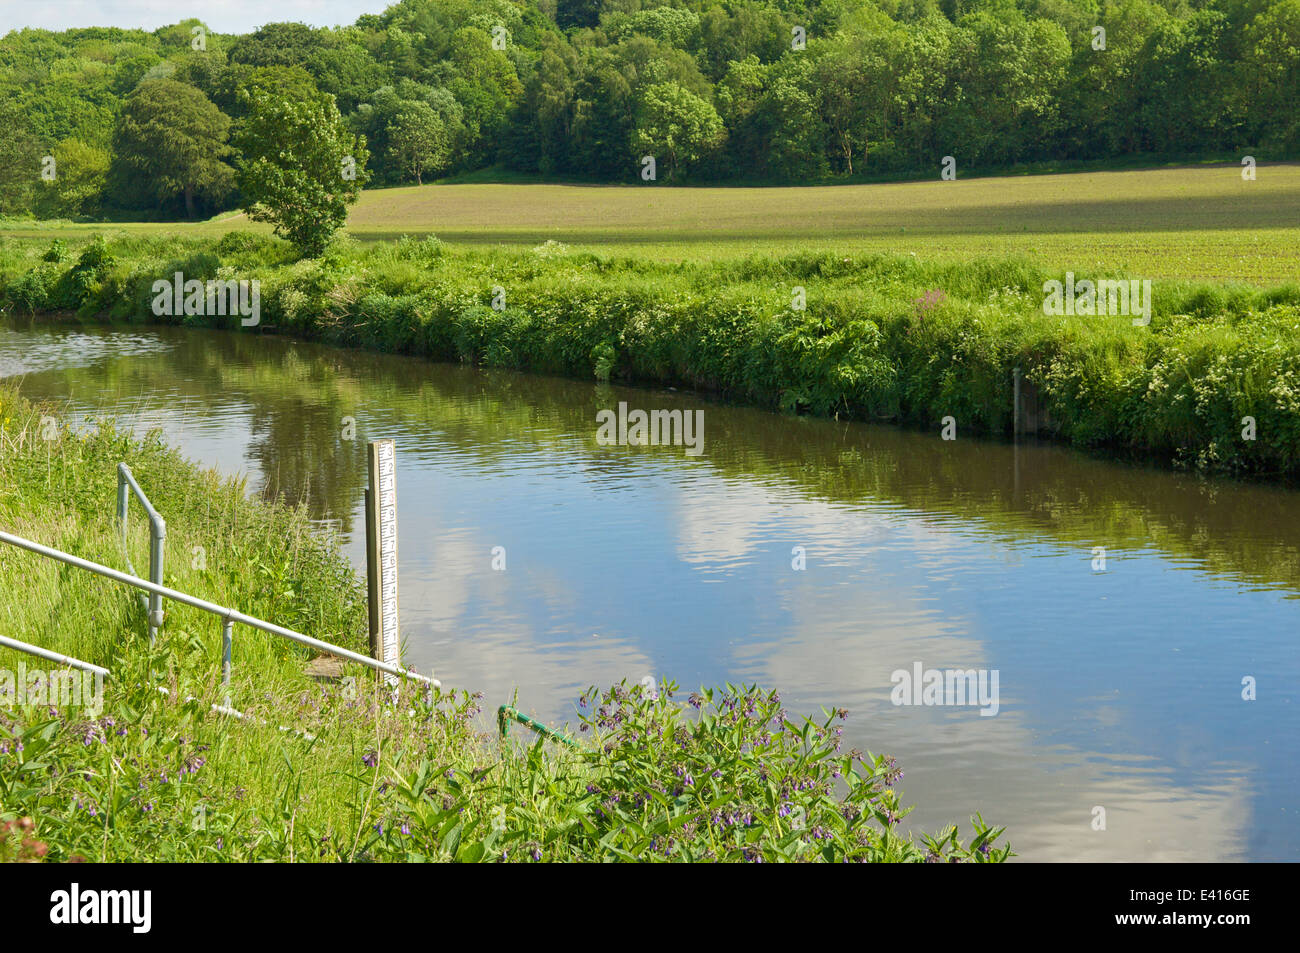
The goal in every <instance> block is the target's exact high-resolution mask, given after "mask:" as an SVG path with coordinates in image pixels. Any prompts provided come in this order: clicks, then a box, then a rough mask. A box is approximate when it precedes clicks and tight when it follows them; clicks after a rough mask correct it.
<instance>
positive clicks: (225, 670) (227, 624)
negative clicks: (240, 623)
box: [221, 618, 235, 708]
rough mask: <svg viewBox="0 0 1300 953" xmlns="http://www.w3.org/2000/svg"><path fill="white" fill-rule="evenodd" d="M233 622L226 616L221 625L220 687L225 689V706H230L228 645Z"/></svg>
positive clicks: (232, 632) (232, 633)
mask: <svg viewBox="0 0 1300 953" xmlns="http://www.w3.org/2000/svg"><path fill="white" fill-rule="evenodd" d="M234 629H235V623H234V622H233V621H231V620H230V619H229V618H227V619H226V620H225V621H224V622H223V623H222V625H221V687H222V688H224V689H225V690H226V707H227V708H229V707H230V647H231V643H232V642H233V641H234V639H233V636H234Z"/></svg>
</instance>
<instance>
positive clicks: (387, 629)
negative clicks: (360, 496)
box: [366, 440, 401, 685]
mask: <svg viewBox="0 0 1300 953" xmlns="http://www.w3.org/2000/svg"><path fill="white" fill-rule="evenodd" d="M368 460H369V470H370V489H369V490H367V491H366V577H367V581H368V583H369V596H370V654H371V656H373V657H374V658H375V659H377V660H378V661H380V662H385V663H387V664H389V665H400V664H401V662H400V660H399V657H398V656H399V654H400V652H399V647H400V643H399V641H398V629H397V448H396V446H395V445H394V444H393V441H391V440H372V441H370V444H369V449H368ZM384 680H385V681H386V682H388V683H389V684H390V685H395V684H396V683H397V679H396V677H394V676H392V675H387V674H386V675H385V676H384Z"/></svg>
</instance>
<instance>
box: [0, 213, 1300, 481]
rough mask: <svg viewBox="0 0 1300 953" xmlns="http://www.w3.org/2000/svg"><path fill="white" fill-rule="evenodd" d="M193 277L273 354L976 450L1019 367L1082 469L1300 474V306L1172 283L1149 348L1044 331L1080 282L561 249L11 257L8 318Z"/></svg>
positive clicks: (945, 267) (1091, 319)
mask: <svg viewBox="0 0 1300 953" xmlns="http://www.w3.org/2000/svg"><path fill="white" fill-rule="evenodd" d="M44 259H51V260H44ZM175 272H181V273H183V275H184V276H185V278H187V279H191V278H193V279H199V280H205V281H206V280H211V279H223V280H225V279H250V280H251V279H256V280H258V281H260V282H261V306H262V314H261V322H262V323H261V326H260V330H267V329H271V330H277V331H283V332H289V333H293V334H298V335H302V336H305V337H312V338H319V339H323V340H325V341H328V342H331V343H335V344H340V345H345V346H354V347H358V346H359V347H366V348H374V349H378V350H385V351H393V352H400V353H408V354H416V355H423V356H427V357H430V358H434V359H438V360H460V361H466V362H472V363H478V364H483V365H488V366H497V367H509V368H514V369H519V370H528V371H536V372H541V373H548V374H563V375H571V376H577V377H588V378H590V377H591V376H592V375H593V374H594V375H595V376H597V377H603V376H612V377H613V379H616V380H625V381H629V382H653V383H665V384H677V385H684V386H687V387H693V388H698V389H703V390H710V391H715V392H718V393H720V394H722V395H723V396H725V397H727V398H730V399H734V400H740V401H745V402H750V403H754V404H757V405H759V406H763V407H769V408H773V409H777V408H780V409H785V410H799V411H808V412H811V413H814V414H819V415H836V416H840V417H844V416H847V417H851V418H862V419H870V420H888V421H893V422H898V423H902V424H907V425H912V426H918V427H927V428H935V429H937V428H938V427H939V425H940V423H941V421H942V420H943V418H945V417H952V418H953V421H954V422H955V425H956V428H957V429H956V432H957V434H958V435H959V436H964V435H971V434H1007V433H1009V432H1010V429H1011V425H1012V370H1013V368H1015V367H1021V368H1022V369H1023V371H1024V376H1025V379H1026V380H1027V381H1028V382H1029V384H1030V386H1031V387H1034V388H1036V389H1037V391H1038V394H1039V396H1040V399H1041V401H1042V402H1043V403H1044V404H1045V406H1046V407H1047V409H1048V411H1049V412H1050V415H1051V419H1052V420H1053V421H1054V422H1055V424H1054V428H1055V429H1054V432H1055V434H1056V436H1057V437H1059V438H1060V439H1062V440H1065V441H1067V442H1069V443H1072V444H1074V445H1076V446H1109V447H1114V448H1122V449H1125V450H1131V451H1139V452H1144V453H1152V454H1155V455H1158V456H1162V457H1165V458H1168V459H1172V460H1174V461H1175V462H1177V463H1180V464H1184V465H1190V466H1195V467H1201V468H1206V469H1223V470H1232V471H1241V472H1251V473H1258V474H1265V475H1270V476H1284V477H1293V476H1295V475H1296V474H1297V473H1300V286H1298V285H1294V284H1292V285H1285V286H1279V287H1276V288H1272V289H1266V290H1260V289H1256V288H1253V287H1250V286H1247V285H1239V284H1227V285H1207V284H1192V283H1187V282H1176V281H1169V282H1156V283H1155V285H1154V291H1153V299H1154V311H1153V317H1152V319H1151V322H1150V325H1149V326H1146V327H1134V326H1133V323H1132V319H1131V318H1130V317H1128V316H1106V317H1095V316H1088V317H1085V316H1068V317H1054V316H1047V315H1044V314H1043V311H1042V302H1043V282H1044V281H1045V280H1047V279H1049V278H1055V279H1057V280H1061V279H1063V278H1064V275H1063V274H1062V273H1059V272H1048V271H1044V270H1043V269H1041V268H1039V267H1037V266H1035V265H1032V264H1030V263H1027V262H1024V261H1018V260H990V259H980V260H974V261H970V262H966V263H963V264H960V265H950V264H942V263H934V262H923V261H920V260H919V259H916V258H914V257H912V256H898V255H871V256H866V257H861V256H853V255H841V254H829V253H824V254H823V253H805V254H792V255H786V256H784V257H780V258H768V257H759V256H753V257H750V258H746V259H741V260H735V261H718V262H704V263H699V264H692V265H687V264H670V263H663V262H655V261H651V260H648V259H646V258H644V257H617V256H606V255H593V254H581V253H576V252H573V251H572V250H569V249H566V248H564V247H563V246H557V245H554V244H546V245H542V246H538V247H537V248H535V249H530V250H513V251H512V250H505V249H496V250H475V249H449V248H448V247H447V246H444V245H442V244H441V243H439V242H438V241H437V240H436V239H426V240H423V241H417V240H414V239H405V240H401V241H398V242H394V243H376V244H370V245H357V244H356V243H352V242H348V241H346V240H343V241H340V242H337V243H336V244H335V245H334V246H333V247H332V248H331V250H330V251H329V252H328V253H327V254H326V255H325V256H324V257H322V258H321V259H319V260H307V261H297V260H295V257H294V255H293V253H292V251H291V249H290V248H289V247H288V246H287V245H285V244H284V243H282V242H277V241H275V240H273V239H269V238H266V237H263V236H259V235H252V234H247V233H240V232H235V233H230V234H228V235H227V236H225V237H224V238H222V239H221V240H219V241H215V242H214V241H210V240H188V241H181V240H176V239H160V238H150V239H143V238H133V239H117V240H115V241H112V242H108V243H104V242H103V241H102V240H99V241H96V242H92V243H89V244H86V245H85V246H84V247H83V248H82V250H81V251H80V254H79V255H78V254H77V253H76V251H75V250H69V249H66V248H63V247H61V245H60V243H56V245H55V246H54V247H51V246H48V245H45V244H44V243H34V242H16V241H11V242H9V243H7V244H5V245H4V246H3V248H2V249H0V296H2V297H3V299H4V300H5V301H6V302H7V303H8V307H10V308H12V309H13V310H15V311H19V312H22V311H27V312H37V313H39V312H57V311H71V310H75V311H77V312H78V313H79V314H80V315H81V316H82V317H83V318H86V319H102V318H103V317H108V318H110V319H113V320H123V321H157V320H159V318H157V317H155V315H154V314H153V313H152V310H151V305H152V302H153V300H154V294H153V291H152V286H153V282H154V281H155V280H158V279H160V278H164V279H167V280H170V278H171V276H172V275H173V274H174V273H175ZM1079 276H1080V277H1084V276H1087V277H1090V278H1092V279H1094V280H1095V279H1099V278H1117V279H1123V280H1127V279H1129V278H1132V277H1133V275H1132V273H1130V272H1124V271H1111V272H1101V273H1098V272H1082V273H1080V275H1079ZM801 289H802V290H801ZM800 295H802V302H803V304H804V307H803V308H802V309H800V308H798V306H797V302H798V300H799V296H800ZM494 304H496V305H501V306H503V307H501V308H495V307H493V305H494ZM165 320H172V321H176V322H178V323H184V322H192V323H206V324H216V325H221V326H233V327H238V324H239V319H238V318H230V317H228V318H213V317H203V316H201V315H193V316H188V317H187V316H180V317H176V318H170V319H165ZM1247 417H1250V418H1253V420H1254V430H1253V439H1251V437H1250V436H1249V430H1248V428H1249V424H1248V423H1247V422H1246V421H1245V419H1244V418H1247Z"/></svg>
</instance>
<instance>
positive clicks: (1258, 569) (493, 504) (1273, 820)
mask: <svg viewBox="0 0 1300 953" xmlns="http://www.w3.org/2000/svg"><path fill="white" fill-rule="evenodd" d="M13 376H22V377H23V378H24V380H23V383H22V390H23V393H24V394H25V395H27V396H28V397H31V398H36V399H42V398H48V399H56V400H59V401H64V402H66V405H67V407H68V409H69V410H70V411H72V412H73V413H74V414H76V415H77V416H78V417H84V416H86V415H105V414H107V415H112V416H115V417H117V418H118V420H119V422H120V423H121V424H125V425H129V426H130V427H132V428H133V429H136V430H144V429H149V428H152V427H159V428H161V429H162V432H163V434H164V435H165V437H166V439H167V440H168V441H169V442H171V443H173V444H175V445H177V446H179V447H180V448H181V449H182V450H183V451H184V453H185V454H186V455H187V456H189V457H191V458H193V459H195V460H197V461H199V462H201V463H203V464H206V465H210V466H214V467H216V468H217V469H219V470H221V471H222V472H224V473H227V474H231V475H234V474H245V475H247V477H248V478H249V485H250V488H251V489H252V490H253V491H254V492H257V493H260V494H265V495H277V494H282V495H284V496H285V497H286V498H288V499H291V500H294V501H299V500H302V501H305V502H306V503H307V505H308V506H309V507H310V510H311V512H312V515H313V517H314V518H316V519H318V520H319V521H321V523H322V525H324V526H328V527H331V528H332V529H334V530H335V531H337V532H338V533H339V534H340V536H341V539H342V541H343V546H344V549H345V551H346V553H347V554H348V556H349V558H350V559H351V560H352V561H353V563H354V564H355V565H357V566H358V567H361V566H362V563H363V561H364V538H365V530H364V522H363V516H362V511H361V503H362V493H363V488H364V485H365V479H366V477H365V448H366V441H367V440H371V439H377V438H381V437H391V438H393V439H394V440H395V441H396V446H397V460H398V484H397V485H398V523H399V546H400V563H399V570H400V580H401V582H400V597H401V628H402V636H403V640H404V642H405V644H406V650H405V651H406V658H407V659H408V661H410V662H412V663H414V664H415V665H417V666H418V667H419V668H420V670H421V671H428V670H429V669H430V668H433V669H434V670H435V671H436V674H437V675H438V677H439V678H441V679H442V681H443V683H444V684H446V685H451V686H459V687H465V688H470V689H474V690H480V691H483V692H485V693H486V697H485V700H484V702H485V705H486V706H488V707H489V708H491V709H495V707H496V706H497V705H499V704H501V703H503V702H508V701H509V700H510V698H511V696H512V694H513V692H514V690H515V689H516V688H517V689H518V692H519V707H520V708H521V709H523V710H525V711H528V712H532V713H534V714H535V715H536V716H538V717H539V718H541V719H542V720H544V721H546V722H548V723H552V722H554V723H558V724H563V723H564V722H566V721H568V722H569V723H570V724H576V719H575V711H576V708H575V706H576V704H577V699H578V696H579V695H580V694H581V693H582V691H583V689H585V688H586V687H587V686H588V685H592V684H597V685H608V684H610V683H612V682H615V681H617V680H619V679H623V678H626V679H629V680H630V681H634V682H635V681H640V680H642V679H643V678H644V677H645V676H654V677H656V678H658V679H660V680H662V679H664V678H671V679H673V680H675V681H677V682H678V683H679V684H680V685H681V686H682V687H683V688H684V689H691V688H696V687H699V686H700V685H713V684H720V683H722V682H726V681H730V682H744V683H749V682H758V683H760V684H762V685H763V686H765V687H769V688H778V689H780V690H781V691H782V693H783V697H784V701H785V704H786V706H787V708H789V709H790V710H791V711H792V712H807V713H815V712H817V711H818V710H819V707H820V706H832V707H844V708H847V709H849V711H850V716H849V719H848V721H847V722H846V724H845V728H846V732H845V738H846V741H847V744H848V745H849V746H857V747H859V748H862V749H863V750H870V751H873V752H877V753H882V752H883V753H888V754H892V755H894V756H895V757H897V758H898V760H899V763H900V765H901V766H902V768H903V770H904V772H905V775H904V778H903V780H902V782H901V787H902V788H903V790H904V791H905V793H906V798H905V800H906V802H907V803H915V804H918V805H919V806H918V808H917V810H916V812H915V813H914V814H913V815H912V816H911V817H910V818H909V819H908V820H909V822H910V823H911V824H912V825H913V826H914V827H920V828H924V829H927V830H930V829H934V828H936V827H937V826H939V825H941V824H942V823H944V822H946V821H949V820H952V821H959V822H961V823H962V824H963V825H965V823H966V818H967V817H968V816H969V815H970V814H972V813H974V812H975V811H980V812H982V813H983V816H984V818H985V820H986V821H989V822H993V823H996V824H1001V825H1006V826H1007V827H1008V836H1009V837H1010V839H1011V841H1012V844H1013V846H1014V847H1015V848H1016V850H1017V851H1018V852H1019V854H1020V856H1021V858H1024V859H1030V860H1125V861H1129V860H1132V861H1136V860H1155V861H1175V860H1180V861H1181V860H1292V861H1294V860H1297V859H1300V813H1298V811H1300V809H1298V808H1297V805H1296V796H1295V792H1296V789H1297V786H1298V785H1297V782H1298V781H1300V760H1298V759H1297V757H1296V755H1297V738H1300V705H1297V690H1296V686H1297V684H1300V646H1298V645H1297V633H1300V491H1297V490H1296V489H1288V488H1285V487H1273V486H1266V485H1254V484H1246V483H1236V482H1232V481H1228V480H1208V479H1203V478H1201V477H1197V476H1195V475H1189V474H1183V473H1173V472H1167V471H1164V470H1161V469H1158V468H1153V467H1147V466H1141V465H1134V464H1129V463H1117V462H1110V461H1106V460H1101V459H1097V458H1094V457H1091V456H1088V455H1084V454H1080V453H1077V452H1074V451H1071V450H1068V449H1065V448H1062V447H1057V446H1052V445H1048V444H1041V443H1036V442H1027V443H1022V444H1020V445H1019V446H1013V445H1011V444H1005V443H998V442H987V441H980V440H976V439H974V438H970V437H967V436H964V435H962V434H961V433H960V432H958V435H957V439H956V440H953V441H945V440H941V439H940V435H939V433H938V432H937V431H936V432H935V433H933V434H930V433H917V432H909V431H904V430H900V429H897V428H893V427H889V426H876V425H868V424H859V423H846V422H836V421H833V420H814V419H808V418H799V417H789V416H780V415H776V414H771V413H767V412H764V411H759V410H753V409H747V408H738V407H729V406H725V405H721V404H717V403H714V402H710V401H708V400H706V399H704V398H700V397H697V396H695V395H691V394H687V393H681V392H676V391H671V390H667V389H633V388H622V387H610V386H607V385H600V384H598V383H596V382H595V381H569V380H557V379H551V378H543V377H536V376H529V375H523V374H515V373H510V372H503V371H484V370H477V369H472V368H465V367H460V366H455V365H447V364H433V363H429V362H427V361H422V360H418V359H412V358H404V357H397V356H392V355H380V354H370V353H364V352H353V351H344V350H338V349H333V348H329V347H325V346H321V345H316V344H310V343H303V342H295V341H291V340H286V339H280V338H274V337H268V336H253V335H248V334H235V333H227V332H218V331H208V330H196V329H185V330H182V329H175V328H159V329H152V328H151V329H129V330H122V329H115V330H109V329H84V328H72V327H57V328H49V327H29V328H14V327H10V328H8V329H0V377H13ZM619 401H626V402H627V403H628V406H629V407H631V408H641V409H645V410H653V409H682V410H703V412H704V413H703V421H704V442H703V452H702V453H700V454H699V455H691V454H688V453H686V452H685V448H683V447H680V446H657V447H632V446H601V445H599V444H598V443H597V441H596V433H597V424H596V413H597V411H598V410H600V409H602V408H612V407H616V406H617V404H618V402H619ZM348 418H350V420H349V419H348ZM353 427H354V428H355V434H354V435H353V434H352V432H351V428H353ZM349 437H352V438H353V439H348V438H349ZM145 489H146V491H147V490H148V487H145ZM106 505H110V504H108V503H106ZM163 515H164V516H166V515H167V514H163ZM497 547H501V549H496V548H497ZM1103 549H1104V554H1103V553H1102V552H1101V550H1103ZM494 550H496V557H495V559H496V563H497V566H500V563H501V559H502V557H503V558H504V569H501V568H494ZM83 555H93V554H83ZM800 567H801V568H800ZM200 595H201V593H200ZM313 634H314V633H313ZM917 665H920V666H921V667H922V668H923V669H941V670H946V669H958V670H962V671H967V670H976V671H983V672H987V673H990V674H991V673H993V672H996V674H997V679H998V681H997V687H998V696H997V709H996V714H991V712H992V706H990V705H984V706H983V708H981V706H979V705H970V704H968V705H913V704H902V705H896V704H894V700H893V699H891V692H892V691H893V690H894V673H896V672H898V671H906V672H909V673H910V672H912V671H913V670H914V668H915V667H916V666H917ZM1244 679H1253V680H1254V683H1255V692H1256V697H1255V699H1254V700H1246V699H1244V698H1243V691H1244V689H1243V680H1244ZM909 700H910V699H909ZM982 711H983V712H988V713H989V714H983V713H982ZM1098 808H1101V809H1104V820H1105V829H1104V830H1101V829H1097V828H1098V826H1099V821H1100V819H1101V817H1102V815H1101V814H1100V813H1099V812H1098V810H1097V809H1098Z"/></svg>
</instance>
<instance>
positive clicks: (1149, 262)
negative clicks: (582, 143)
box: [0, 163, 1300, 286]
mask: <svg viewBox="0 0 1300 953" xmlns="http://www.w3.org/2000/svg"><path fill="white" fill-rule="evenodd" d="M231 228H241V229H250V230H253V231H261V232H269V228H268V227H267V226H262V225H254V224H252V223H249V222H248V221H247V219H246V217H245V216H243V215H242V214H241V213H233V214H225V215H222V216H218V217H216V218H214V219H213V220H211V221H208V222H200V223H194V224H185V223H119V224H112V225H107V226H105V225H94V224H70V223H61V224H50V223H25V222H21V221H13V220H11V221H9V222H6V223H3V225H2V227H0V235H8V236H12V237H23V238H43V237H53V236H55V235H64V236H69V237H78V236H89V235H91V234H94V233H98V232H99V231H102V230H105V229H108V230H110V231H116V232H120V233H121V234H123V235H128V236H131V235H166V236H176V237H182V236H194V237H210V238H215V237H219V236H220V235H222V234H224V233H225V232H226V231H229V230H230V229H231ZM348 230H349V232H350V233H351V234H352V235H353V236H355V237H357V238H360V239H364V240H378V239H390V238H397V237H399V236H401V235H427V234H434V233H436V234H437V235H438V236H439V238H441V239H443V240H444V241H448V242H451V243H454V244H462V243H463V244H473V245H485V244H486V245H494V244H507V245H520V244H523V245H529V246H531V245H535V244H538V243H540V242H542V241H545V240H547V239H553V240H556V241H562V242H565V243H566V244H569V245H572V246H574V247H575V250H577V251H587V250H593V251H599V252H600V253H602V254H612V255H635V256H637V257H645V258H647V259H649V260H655V261H664V262H676V261H694V262H699V261H708V260H734V259H736V258H743V257H745V256H748V255H750V254H754V253H761V254H766V255H772V256H775V257H781V256H784V255H788V254H791V253H794V252H810V251H811V252H828V253H830V252H835V253H842V254H848V255H852V256H857V257H861V256H863V255H869V254H880V253H895V254H911V253H914V254H915V255H916V256H917V257H918V258H920V259H921V260H923V261H933V262H936V263H958V262H962V261H966V260H969V259H971V258H976V257H978V258H1022V259H1024V260H1026V261H1029V262H1031V263H1033V264H1035V265H1037V266H1039V267H1042V268H1047V269H1054V270H1058V271H1063V270H1065V269H1066V268H1073V269H1074V270H1075V271H1077V272H1081V273H1083V272H1088V271H1097V270H1104V271H1113V270H1116V269H1123V270H1124V271H1126V272H1128V273H1129V274H1132V275H1136V276H1140V277H1144V278H1151V279H1167V280H1190V281H1211V282H1229V281H1237V282H1245V283H1249V284H1253V285H1256V286H1267V285H1271V284H1277V283H1279V282H1285V281H1294V280H1295V279H1296V277H1297V275H1300V164H1295V163H1291V164H1279V165H1269V164H1264V165H1261V166H1260V167H1259V169H1258V178H1257V179H1256V181H1253V182H1246V181H1243V180H1242V178H1241V169H1240V166H1238V165H1234V164H1223V165H1189V166H1183V167H1174V168H1160V169H1146V170H1120V171H1105V172H1073V173H1065V174H1057V175H1032V176H1030V175H1022V176H996V177H986V178H958V179H957V180H956V181H954V182H941V181H938V180H933V181H921V182H895V183H881V184H873V185H836V186H811V187H806V188H790V187H787V188H738V187H710V188H681V187H673V186H668V185H662V184H659V183H646V184H643V185H631V186H598V185H534V184H493V183H485V184H477V183H472V184H431V185H427V186H423V187H409V188H394V189H377V190H370V191H367V192H364V193H363V194H362V197H361V199H360V201H359V202H358V203H357V205H356V207H355V208H354V209H353V211H352V216H351V220H350V222H349V226H348Z"/></svg>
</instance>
